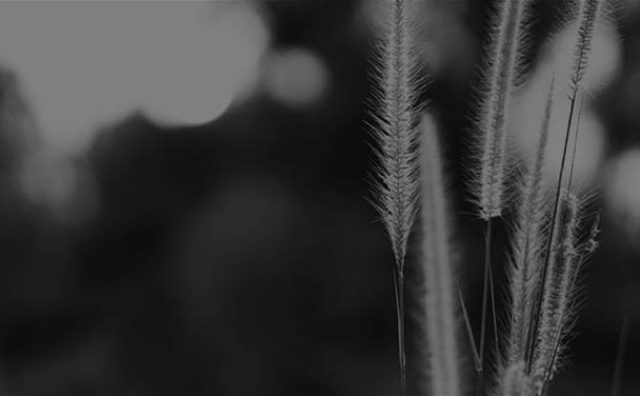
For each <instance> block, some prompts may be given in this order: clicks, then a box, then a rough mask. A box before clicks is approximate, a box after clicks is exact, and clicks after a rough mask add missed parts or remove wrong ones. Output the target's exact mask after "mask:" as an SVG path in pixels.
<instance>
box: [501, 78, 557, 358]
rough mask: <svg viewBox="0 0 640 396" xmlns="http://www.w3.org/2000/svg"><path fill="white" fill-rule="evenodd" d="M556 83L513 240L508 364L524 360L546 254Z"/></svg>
mask: <svg viewBox="0 0 640 396" xmlns="http://www.w3.org/2000/svg"><path fill="white" fill-rule="evenodd" d="M553 91H554V82H552V83H551V87H550V89H549V93H548V96H547V102H546V106H545V110H544V116H543V117H544V118H543V122H542V128H541V131H540V137H539V139H538V146H537V149H536V154H535V157H534V160H533V164H532V165H531V167H530V169H529V173H528V174H527V175H526V176H525V180H524V183H522V187H521V197H520V205H519V208H518V215H517V220H516V229H515V234H514V238H513V241H512V244H513V247H512V258H511V261H512V265H511V269H510V276H509V280H510V283H509V284H510V297H511V308H510V312H509V313H510V315H509V319H510V334H509V339H508V347H507V351H506V356H505V360H506V361H507V362H508V363H513V362H517V361H520V360H524V358H525V353H526V345H527V338H528V336H529V328H530V326H531V323H530V322H531V311H532V303H533V297H534V296H535V292H536V287H537V284H536V282H535V280H536V275H537V274H538V273H539V271H540V264H541V262H540V257H541V256H543V253H544V244H543V242H542V241H543V240H544V228H545V224H544V223H545V210H544V209H545V198H546V194H545V192H544V188H543V175H542V170H543V167H544V160H545V152H546V149H547V141H548V137H549V123H550V120H551V112H552V107H553Z"/></svg>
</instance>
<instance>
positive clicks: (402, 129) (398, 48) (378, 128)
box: [373, 0, 421, 394]
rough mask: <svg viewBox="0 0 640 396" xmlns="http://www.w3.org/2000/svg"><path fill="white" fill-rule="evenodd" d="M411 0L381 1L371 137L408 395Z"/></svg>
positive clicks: (413, 119)
mask: <svg viewBox="0 0 640 396" xmlns="http://www.w3.org/2000/svg"><path fill="white" fill-rule="evenodd" d="M412 5H413V2H412V1H410V0H391V1H385V2H383V4H382V6H384V16H385V18H384V21H383V26H384V32H383V34H382V35H381V37H380V39H381V40H380V48H379V51H378V59H377V62H376V66H377V67H376V73H375V81H376V87H377V92H376V95H375V98H376V99H377V100H376V102H377V103H376V105H377V106H376V107H375V110H374V112H373V117H374V118H375V121H376V122H375V126H374V131H373V132H374V133H373V135H374V137H375V139H376V141H377V143H378V144H377V148H376V156H377V159H378V162H379V165H378V166H377V167H376V173H375V174H374V184H375V187H376V188H375V190H376V193H375V197H374V200H373V201H374V205H375V207H376V209H377V211H378V213H379V214H380V217H381V219H382V221H383V223H384V225H385V228H386V230H387V234H388V236H389V239H390V242H391V247H392V250H393V254H394V260H395V268H394V287H395V297H396V313H397V327H398V361H399V366H400V368H399V371H400V383H401V388H402V392H403V394H406V383H407V381H406V373H407V369H406V352H405V334H404V332H405V327H404V322H405V310H404V267H405V259H406V254H407V244H408V240H409V234H410V232H411V229H412V226H413V223H414V221H415V218H416V210H417V195H418V170H419V164H418V158H417V153H416V146H417V139H418V136H419V133H418V130H417V122H418V121H419V120H418V117H419V114H418V111H417V107H418V106H417V105H416V104H417V97H418V94H419V91H420V81H421V79H420V78H419V77H418V76H419V73H418V70H419V61H418V56H417V54H416V53H415V50H414V42H415V38H414V34H415V33H414V26H413V16H414V12H413V10H412Z"/></svg>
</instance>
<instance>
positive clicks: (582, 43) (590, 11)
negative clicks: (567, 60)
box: [571, 0, 602, 91]
mask: <svg viewBox="0 0 640 396" xmlns="http://www.w3.org/2000/svg"><path fill="white" fill-rule="evenodd" d="M601 3H602V0H582V1H581V2H580V8H579V11H578V26H577V29H578V31H577V35H576V44H575V53H574V60H573V67H572V75H571V84H572V89H574V90H575V91H577V90H578V88H579V86H580V82H581V81H582V79H583V78H584V75H585V73H586V70H587V65H588V63H589V55H590V52H591V45H592V42H593V34H594V30H595V26H596V23H597V21H598V19H599V18H600V14H601Z"/></svg>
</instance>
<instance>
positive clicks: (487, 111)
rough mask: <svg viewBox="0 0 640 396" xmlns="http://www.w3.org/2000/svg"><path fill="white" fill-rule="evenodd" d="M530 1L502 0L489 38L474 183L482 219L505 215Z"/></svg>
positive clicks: (481, 98) (480, 108) (480, 104)
mask: <svg viewBox="0 0 640 396" xmlns="http://www.w3.org/2000/svg"><path fill="white" fill-rule="evenodd" d="M530 3H531V0H502V1H501V3H500V6H499V12H498V14H497V15H496V18H495V22H494V28H493V32H492V33H491V35H490V46H489V54H488V61H489V63H488V65H487V69H486V75H485V76H484V77H483V78H484V84H483V90H482V91H481V93H480V95H481V97H480V100H479V101H480V103H479V114H478V118H479V119H478V127H477V128H478V133H479V134H480V139H481V140H480V146H481V153H480V155H479V171H478V172H477V175H476V180H474V184H475V186H474V190H475V194H476V196H477V198H476V200H477V202H478V205H479V207H480V217H482V218H483V219H485V220H488V219H490V218H493V217H499V216H500V215H501V214H502V210H503V208H504V200H505V181H506V180H505V179H506V175H505V173H506V169H505V168H506V160H507V154H506V152H507V126H508V125H507V123H508V118H509V104H510V101H511V97H512V94H513V89H514V86H515V85H516V82H517V80H518V78H519V77H520V70H519V62H520V61H521V59H522V58H523V56H522V53H523V51H524V50H525V47H526V45H525V42H526V40H524V39H523V35H522V31H523V30H524V26H523V25H524V24H525V19H526V18H525V15H526V13H527V12H528V11H529V7H530Z"/></svg>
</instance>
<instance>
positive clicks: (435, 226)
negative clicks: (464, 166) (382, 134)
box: [420, 115, 462, 396]
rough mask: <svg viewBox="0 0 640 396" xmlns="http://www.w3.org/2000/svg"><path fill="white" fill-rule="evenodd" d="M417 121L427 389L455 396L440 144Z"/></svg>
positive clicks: (425, 123)
mask: <svg viewBox="0 0 640 396" xmlns="http://www.w3.org/2000/svg"><path fill="white" fill-rule="evenodd" d="M421 126H422V128H421V129H422V139H421V145H420V153H421V156H420V164H421V178H422V188H421V192H422V194H421V203H422V205H421V209H422V210H421V213H422V234H423V235H422V243H423V245H422V254H423V268H424V275H425V282H426V294H425V304H424V307H425V310H426V323H427V349H428V359H429V365H428V372H429V374H430V375H429V380H430V384H431V394H433V395H447V396H459V395H461V389H460V384H461V382H462V381H461V378H460V367H459V365H460V360H459V355H458V351H459V348H458V341H459V339H458V321H457V309H456V306H457V304H456V292H455V289H454V280H453V273H454V268H453V267H454V265H453V260H452V257H451V248H450V245H449V235H450V231H449V224H448V220H447V217H448V213H449V212H448V210H447V203H446V202H447V201H446V195H445V186H444V184H445V183H444V180H443V176H442V175H443V166H442V158H441V154H440V143H439V139H438V136H437V130H436V127H435V125H434V124H433V122H432V120H431V119H430V117H429V116H428V115H425V116H424V117H423V120H422V124H421Z"/></svg>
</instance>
